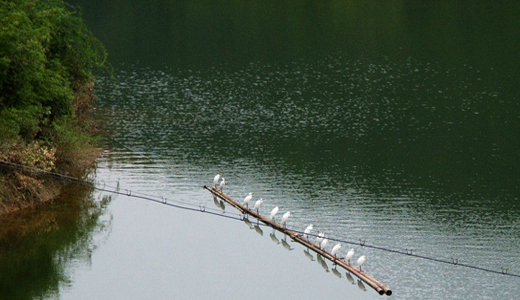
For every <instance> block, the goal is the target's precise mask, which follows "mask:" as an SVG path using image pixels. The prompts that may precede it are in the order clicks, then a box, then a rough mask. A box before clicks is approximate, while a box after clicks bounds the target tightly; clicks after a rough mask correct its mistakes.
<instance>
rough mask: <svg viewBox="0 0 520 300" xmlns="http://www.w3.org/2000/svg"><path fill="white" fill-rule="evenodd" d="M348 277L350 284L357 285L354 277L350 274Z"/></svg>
mask: <svg viewBox="0 0 520 300" xmlns="http://www.w3.org/2000/svg"><path fill="white" fill-rule="evenodd" d="M346 277H347V280H348V282H350V283H352V284H355V283H354V277H352V275H350V273H347V275H346Z"/></svg>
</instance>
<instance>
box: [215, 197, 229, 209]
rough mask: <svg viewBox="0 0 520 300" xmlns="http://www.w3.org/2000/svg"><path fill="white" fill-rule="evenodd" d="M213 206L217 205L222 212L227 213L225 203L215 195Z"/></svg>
mask: <svg viewBox="0 0 520 300" xmlns="http://www.w3.org/2000/svg"><path fill="white" fill-rule="evenodd" d="M213 204H215V206H216V207H218V208H220V209H222V212H225V211H226V205H225V204H224V201H222V200H220V201H219V200H218V199H217V196H215V195H213Z"/></svg>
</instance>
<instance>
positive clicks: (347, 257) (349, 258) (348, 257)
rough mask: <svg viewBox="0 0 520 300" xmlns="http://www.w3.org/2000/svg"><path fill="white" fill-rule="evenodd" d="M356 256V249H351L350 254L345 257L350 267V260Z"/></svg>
mask: <svg viewBox="0 0 520 300" xmlns="http://www.w3.org/2000/svg"><path fill="white" fill-rule="evenodd" d="M353 256H354V249H350V251H349V252H347V255H346V256H345V261H346V262H347V263H348V264H349V265H350V260H351V259H352V257H353Z"/></svg>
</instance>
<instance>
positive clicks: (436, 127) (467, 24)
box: [49, 1, 520, 299]
mask: <svg viewBox="0 0 520 300" xmlns="http://www.w3.org/2000/svg"><path fill="white" fill-rule="evenodd" d="M74 3H78V4H80V5H81V6H82V7H83V9H84V15H85V18H86V20H87V23H88V25H89V27H90V28H91V29H92V31H93V32H94V33H95V34H96V36H98V37H99V38H100V39H101V40H102V42H103V43H104V44H105V45H106V47H107V49H108V51H109V54H110V61H111V63H112V65H113V67H114V72H113V75H114V78H112V77H111V76H110V75H106V74H100V76H99V80H98V82H97V90H98V95H99V101H98V105H99V109H98V112H99V116H100V118H101V119H102V120H103V122H105V123H106V124H107V125H106V129H107V135H109V136H111V137H113V138H115V139H116V140H117V141H118V142H117V143H116V142H113V141H112V142H110V143H109V145H108V146H107V153H106V154H105V155H104V156H103V158H102V159H101V160H100V162H99V166H98V172H97V179H98V181H99V182H100V183H101V184H103V183H107V184H109V185H113V186H115V185H120V186H121V188H123V189H132V190H134V191H140V192H143V193H147V194H150V195H154V196H156V197H167V198H169V199H171V200H172V201H178V202H184V203H189V204H194V205H206V206H208V207H210V206H213V201H212V200H211V198H210V197H209V195H207V192H205V191H204V190H201V189H200V187H201V186H202V185H204V184H210V183H211V179H212V178H213V176H214V175H215V174H216V173H222V174H224V176H225V177H226V179H227V180H228V193H229V194H230V195H231V196H232V197H234V198H236V199H243V197H244V196H245V195H246V194H247V193H248V192H253V193H254V194H255V196H254V197H255V198H254V199H255V200H256V199H258V198H260V197H263V198H264V199H265V204H264V205H265V208H264V211H263V213H264V214H268V212H269V211H270V209H271V208H272V207H274V206H275V205H278V206H280V209H281V212H283V211H285V210H290V211H291V213H292V216H291V220H290V226H293V227H295V228H298V229H300V230H303V228H305V227H306V226H307V225H308V224H309V223H313V224H314V225H315V228H317V229H319V230H323V231H325V232H326V233H328V234H330V236H334V237H337V238H341V239H346V240H351V241H359V240H366V241H367V243H370V244H376V245H380V246H385V247H390V248H395V249H414V250H413V251H414V253H417V254H422V255H428V256H434V257H438V258H445V259H451V258H452V257H453V258H457V259H458V260H459V261H460V262H465V263H469V264H473V265H478V266H482V267H486V268H491V269H495V270H499V271H500V270H501V269H502V268H508V269H509V272H511V273H520V254H519V252H518V249H519V246H520V236H519V228H520V227H519V226H520V218H519V212H520V201H519V197H520V176H518V175H517V172H516V170H517V169H518V167H519V165H520V152H519V151H518V149H520V141H519V139H518V136H519V135H520V104H519V102H518V99H519V96H520V90H519V88H518V78H519V75H520V74H519V73H520V68H518V64H519V58H520V55H519V53H520V51H519V50H520V45H519V43H520V39H519V38H518V37H519V36H520V19H519V18H518V17H517V16H518V15H520V5H518V4H516V3H505V2H504V3H502V2H501V3H498V4H497V3H494V2H491V1H473V2H469V1H462V2H457V3H454V2H453V1H391V2H383V1H363V2H359V1H248V2H247V3H243V2H240V1H147V2H141V1H133V2H131V4H129V3H128V2H124V3H122V2H119V1H74ZM114 79H115V80H114ZM121 144H123V145H125V147H126V148H125V147H123V146H122V145H121ZM108 209H109V211H110V213H111V214H112V215H113V218H114V225H113V228H112V231H111V235H110V238H109V239H108V241H107V242H106V244H105V245H102V246H100V247H99V249H98V251H97V252H96V251H94V252H93V258H92V261H93V262H92V264H91V267H90V268H87V269H81V268H80V269H79V270H78V268H75V269H74V268H73V267H71V268H70V269H72V270H76V271H75V272H76V273H75V276H72V277H71V278H70V279H69V280H70V282H68V283H66V284H62V285H64V286H65V288H63V287H62V288H59V291H60V292H58V293H57V294H58V295H59V296H60V298H63V299H68V298H70V299H81V298H85V299H92V298H96V299H113V298H125V299H130V298H135V299H141V298H143V297H150V295H152V296H151V297H153V298H171V297H172V295H173V297H174V298H177V299H207V298H208V297H212V298H214V299H242V298H243V296H244V295H245V291H247V297H248V298H254V299H266V298H272V299H274V298H298V299H319V298H321V299H323V298H331V297H333V295H336V296H338V295H340V296H338V297H341V298H355V299H359V298H367V299H372V298H378V296H376V295H375V293H373V292H371V291H368V292H367V293H362V294H358V293H359V289H357V288H353V287H352V286H351V285H350V284H349V283H348V281H346V280H345V278H341V280H340V279H337V278H336V277H334V276H331V274H330V273H331V272H329V273H325V272H323V271H322V270H321V268H320V267H317V264H316V263H315V262H314V263H312V264H310V263H307V260H306V259H304V258H303V255H302V254H301V250H302V249H300V248H296V251H291V252H287V251H284V250H283V249H281V247H275V244H273V243H271V242H270V241H269V240H270V239H269V238H267V232H264V236H263V238H258V236H257V235H256V234H254V233H252V230H251V231H250V230H248V229H247V227H245V226H243V225H236V224H234V222H229V223H226V222H225V221H220V220H218V218H216V219H213V218H209V217H202V216H198V215H196V214H195V215H190V214H189V213H186V214H185V213H181V212H177V211H175V210H165V209H164V208H161V207H160V206H159V207H156V206H154V205H153V204H150V205H148V204H146V203H141V202H138V201H134V200H132V199H127V198H125V197H119V198H117V199H116V200H115V201H113V202H112V204H111V205H110V206H109V207H108ZM237 227H239V228H237ZM264 231H265V230H264ZM206 241H211V243H207V242H206ZM293 246H294V245H293ZM350 248H351V245H343V247H342V250H341V253H342V254H343V255H344V254H345V253H346V252H347V251H348V249H350ZM356 249H357V250H356V256H355V257H356V258H357V257H358V255H360V254H361V253H363V254H366V255H367V256H368V260H367V263H366V265H364V268H365V267H366V269H365V270H366V271H367V272H368V273H370V274H372V275H374V276H375V277H376V278H378V279H380V280H381V281H383V282H384V283H386V284H388V285H389V286H391V287H392V289H393V290H394V296H392V297H393V298H396V299H448V298H449V299H470V298H476V299H514V298H515V297H516V296H517V295H518V293H519V292H520V281H518V279H513V278H509V277H505V276H501V275H494V274H488V273H484V272H478V271H473V270H469V269H464V268H462V267H456V266H450V265H440V264H436V263H432V262H428V261H423V260H418V259H413V258H411V257H407V256H401V255H395V254H390V253H387V252H380V251H376V250H373V249H367V248H363V247H357V248H356ZM300 259H301V260H303V261H300ZM289 266H290V267H289ZM307 268H310V269H307ZM120 274H125V277H124V280H123V279H122V278H121V277H120ZM273 274H276V275H273ZM343 277H345V274H343ZM49 286H50V287H49V289H54V288H55V286H56V284H54V285H53V286H51V285H49ZM322 286H325V287H327V288H326V290H325V292H324V291H323V290H321V289H319V288H318V287H322ZM215 291H218V292H215ZM237 291H240V292H237ZM144 295H146V296H144Z"/></svg>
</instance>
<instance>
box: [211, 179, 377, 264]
mask: <svg viewBox="0 0 520 300" xmlns="http://www.w3.org/2000/svg"><path fill="white" fill-rule="evenodd" d="M221 178H222V180H221ZM219 181H220V184H219ZM217 185H218V188H219V189H220V191H221V192H222V191H223V189H224V186H225V185H226V179H225V178H224V177H221V176H220V174H217V175H215V177H214V178H213V188H217ZM252 199H253V193H249V194H248V195H247V196H246V197H245V198H244V201H243V202H242V205H243V206H245V207H246V208H247V209H249V202H250V201H251V200H252ZM262 204H264V200H263V199H262V198H260V199H258V200H256V202H255V205H254V206H253V210H256V212H257V213H259V211H260V206H262ZM279 210H280V208H279V207H278V206H275V208H273V210H271V213H270V214H269V218H270V219H271V220H273V221H274V217H275V215H276V214H277V213H278V211H279ZM290 216H291V212H290V211H287V212H286V213H285V214H283V216H282V219H281V220H280V224H281V225H283V226H284V227H286V225H287V219H289V217H290ZM312 229H313V225H312V224H310V225H309V226H307V228H305V231H304V237H305V238H306V239H307V240H308V238H309V234H310V233H311V231H312ZM328 243H329V239H328V238H327V237H326V236H325V233H324V232H319V233H318V236H317V237H316V243H315V244H316V245H317V246H318V247H319V248H320V249H322V250H326V247H327V244H328ZM340 248H341V243H337V244H336V245H334V247H332V250H331V252H330V254H332V255H333V256H334V257H338V256H339V255H336V254H338V252H339V250H340ZM354 252H355V250H354V249H350V250H349V251H348V252H347V255H345V258H344V260H345V261H346V262H347V263H348V264H349V265H350V260H351V259H352V257H353V256H354ZM340 259H341V258H340ZM366 259H367V257H366V255H362V256H360V257H359V258H358V260H357V263H356V264H357V267H358V268H359V270H360V271H361V265H363V264H364V263H365V261H366Z"/></svg>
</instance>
